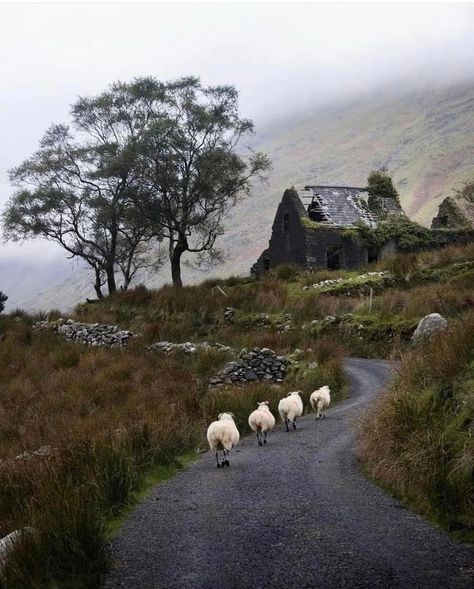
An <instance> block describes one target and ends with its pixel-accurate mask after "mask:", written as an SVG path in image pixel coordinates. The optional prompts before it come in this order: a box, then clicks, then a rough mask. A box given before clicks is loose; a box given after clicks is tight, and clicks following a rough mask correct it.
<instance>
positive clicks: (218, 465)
mask: <svg viewBox="0 0 474 589" xmlns="http://www.w3.org/2000/svg"><path fill="white" fill-rule="evenodd" d="M216 460H217V468H220V467H221V465H220V462H219V450H216Z"/></svg>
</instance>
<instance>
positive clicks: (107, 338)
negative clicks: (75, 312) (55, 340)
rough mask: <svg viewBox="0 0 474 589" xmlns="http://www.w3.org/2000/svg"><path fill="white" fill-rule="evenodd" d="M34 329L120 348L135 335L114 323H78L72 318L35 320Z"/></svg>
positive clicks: (93, 344)
mask: <svg viewBox="0 0 474 589" xmlns="http://www.w3.org/2000/svg"><path fill="white" fill-rule="evenodd" d="M34 329H36V330H45V329H48V330H52V331H55V332H56V333H58V334H60V335H62V336H64V337H65V338H66V339H67V340H69V341H76V342H80V343H82V344H86V345H88V346H103V347H106V348H120V347H123V346H126V345H127V343H128V340H129V339H130V338H132V337H135V334H134V333H132V332H131V331H124V330H121V329H119V328H118V327H117V326H116V325H102V324H100V323H79V322H78V321H73V320H72V319H67V320H64V319H62V318H60V319H58V320H57V321H52V322H49V321H37V322H36V323H35V325H34Z"/></svg>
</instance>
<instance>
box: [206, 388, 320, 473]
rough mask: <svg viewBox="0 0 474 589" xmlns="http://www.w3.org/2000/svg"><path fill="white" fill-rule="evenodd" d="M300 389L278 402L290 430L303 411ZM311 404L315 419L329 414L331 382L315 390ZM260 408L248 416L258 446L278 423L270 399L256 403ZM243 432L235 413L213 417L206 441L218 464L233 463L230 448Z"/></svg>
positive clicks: (263, 442)
mask: <svg viewBox="0 0 474 589" xmlns="http://www.w3.org/2000/svg"><path fill="white" fill-rule="evenodd" d="M300 394H301V391H294V392H291V393H288V395H287V396H286V397H284V398H283V399H281V400H280V402H279V403H278V413H279V414H280V417H281V420H282V421H283V423H284V424H285V428H286V431H287V432H288V431H290V427H289V426H290V424H291V425H292V426H293V429H296V418H297V417H300V416H301V415H302V414H303V401H302V400H301V397H300ZM309 401H310V403H311V407H312V408H313V410H314V411H315V412H316V419H318V418H321V417H326V409H327V407H328V406H329V403H330V402H331V396H330V391H329V387H328V386H323V387H321V388H320V389H318V390H316V391H314V392H313V393H312V394H311V397H310V399H309ZM257 405H258V408H257V409H256V410H255V411H252V413H251V414H250V416H249V426H250V428H251V429H252V431H254V432H256V434H257V442H258V445H259V446H263V444H266V443H267V434H268V432H270V431H272V429H273V428H274V427H275V418H274V417H273V415H272V412H271V411H270V407H269V406H268V401H262V402H261V403H257ZM239 439H240V434H239V430H238V429H237V426H236V425H235V422H234V414H233V413H221V414H220V415H219V417H218V418H217V421H213V422H212V423H211V425H210V426H209V427H208V429H207V441H208V442H209V447H210V449H211V450H214V451H215V453H216V461H217V468H224V466H230V463H229V452H230V451H231V450H232V448H234V446H236V445H237V444H238V442H239ZM219 452H222V461H221V462H219Z"/></svg>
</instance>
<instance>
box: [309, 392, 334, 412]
mask: <svg viewBox="0 0 474 589" xmlns="http://www.w3.org/2000/svg"><path fill="white" fill-rule="evenodd" d="M309 402H310V403H311V407H312V408H313V410H314V411H316V419H318V418H320V417H326V408H327V407H329V403H330V402H331V394H330V390H329V387H328V386H327V385H325V386H323V387H321V388H320V389H318V390H317V391H314V393H311V397H310V398H309Z"/></svg>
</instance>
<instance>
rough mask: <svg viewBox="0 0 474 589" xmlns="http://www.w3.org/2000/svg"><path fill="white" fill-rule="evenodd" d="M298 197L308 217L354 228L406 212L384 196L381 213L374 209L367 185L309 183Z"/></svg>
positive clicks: (329, 223)
mask: <svg viewBox="0 0 474 589" xmlns="http://www.w3.org/2000/svg"><path fill="white" fill-rule="evenodd" d="M297 192H298V196H299V198H300V200H301V202H302V204H303V206H304V208H305V210H306V213H307V214H308V217H309V218H310V219H311V220H313V221H316V222H318V223H325V224H327V225H334V226H337V227H351V226H353V225H354V224H355V223H357V222H359V221H362V222H363V223H366V224H367V225H370V226H375V225H376V224H377V222H378V221H379V220H380V218H381V217H383V218H384V217H386V216H387V215H389V214H397V215H403V214H404V213H403V209H402V208H401V207H400V206H399V204H398V203H397V202H396V201H395V200H393V199H391V198H381V199H379V200H380V206H381V212H380V213H376V212H375V211H371V210H370V208H369V204H368V199H369V194H368V192H367V190H366V189H365V188H356V187H353V186H305V188H304V190H299V191H297Z"/></svg>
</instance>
